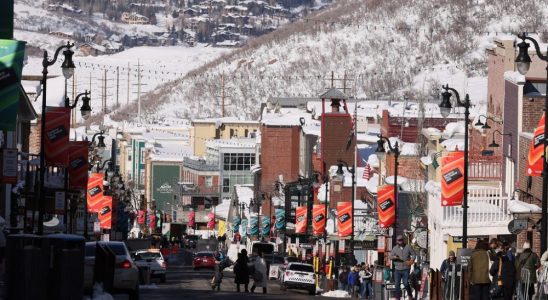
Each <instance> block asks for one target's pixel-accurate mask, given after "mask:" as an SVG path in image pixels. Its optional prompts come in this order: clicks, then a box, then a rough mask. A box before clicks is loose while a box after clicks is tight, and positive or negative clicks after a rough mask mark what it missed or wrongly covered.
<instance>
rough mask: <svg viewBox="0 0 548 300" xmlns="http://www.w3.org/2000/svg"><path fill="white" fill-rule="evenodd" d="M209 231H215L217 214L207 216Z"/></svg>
mask: <svg viewBox="0 0 548 300" xmlns="http://www.w3.org/2000/svg"><path fill="white" fill-rule="evenodd" d="M207 229H209V230H213V229H215V214H214V213H208V214H207Z"/></svg>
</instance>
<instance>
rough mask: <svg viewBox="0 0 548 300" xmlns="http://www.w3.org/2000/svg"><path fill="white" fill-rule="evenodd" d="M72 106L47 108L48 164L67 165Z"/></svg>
mask: <svg viewBox="0 0 548 300" xmlns="http://www.w3.org/2000/svg"><path fill="white" fill-rule="evenodd" d="M69 133H70V108H68V107H49V106H48V107H47V108H46V138H45V140H46V143H45V144H44V147H45V151H46V164H47V165H50V166H63V167H66V166H67V165H68V162H69Z"/></svg>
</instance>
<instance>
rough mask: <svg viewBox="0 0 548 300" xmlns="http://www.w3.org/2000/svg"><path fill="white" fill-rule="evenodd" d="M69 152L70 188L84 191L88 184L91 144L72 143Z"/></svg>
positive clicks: (84, 142) (82, 142)
mask: <svg viewBox="0 0 548 300" xmlns="http://www.w3.org/2000/svg"><path fill="white" fill-rule="evenodd" d="M69 151H70V152H69V167H68V173H69V188H70V189H75V190H84V189H86V186H87V182H88V164H89V163H88V151H89V144H88V142H87V141H79V142H74V141H73V142H70V147H69Z"/></svg>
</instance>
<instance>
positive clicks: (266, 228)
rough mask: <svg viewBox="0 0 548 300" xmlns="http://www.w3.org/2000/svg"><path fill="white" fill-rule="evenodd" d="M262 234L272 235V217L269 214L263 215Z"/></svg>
mask: <svg viewBox="0 0 548 300" xmlns="http://www.w3.org/2000/svg"><path fill="white" fill-rule="evenodd" d="M261 229H262V232H261V234H262V235H263V236H269V235H270V217H269V216H261Z"/></svg>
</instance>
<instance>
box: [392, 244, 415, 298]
mask: <svg viewBox="0 0 548 300" xmlns="http://www.w3.org/2000/svg"><path fill="white" fill-rule="evenodd" d="M396 242H397V245H396V247H394V248H393V249H392V255H391V257H390V258H391V259H392V263H393V265H394V278H395V284H396V290H395V293H394V294H395V295H394V296H395V298H396V299H400V298H401V297H402V292H401V284H402V281H403V285H404V288H405V290H406V291H407V297H408V299H413V297H412V292H411V287H410V286H409V272H410V271H411V266H412V265H413V264H414V262H415V251H413V249H412V248H411V247H409V245H406V244H405V241H404V240H403V236H401V235H398V237H397V238H396Z"/></svg>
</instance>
